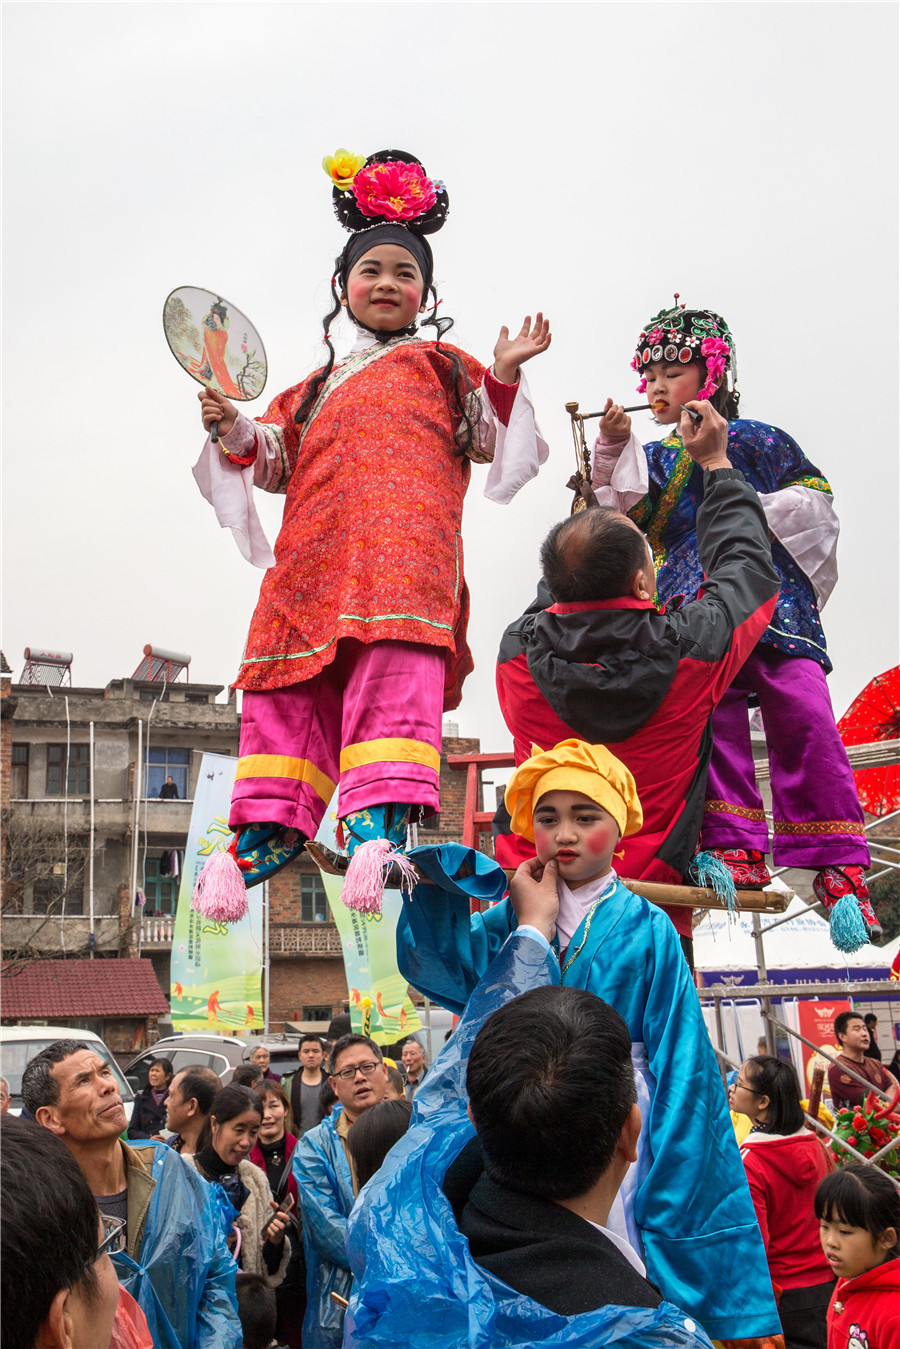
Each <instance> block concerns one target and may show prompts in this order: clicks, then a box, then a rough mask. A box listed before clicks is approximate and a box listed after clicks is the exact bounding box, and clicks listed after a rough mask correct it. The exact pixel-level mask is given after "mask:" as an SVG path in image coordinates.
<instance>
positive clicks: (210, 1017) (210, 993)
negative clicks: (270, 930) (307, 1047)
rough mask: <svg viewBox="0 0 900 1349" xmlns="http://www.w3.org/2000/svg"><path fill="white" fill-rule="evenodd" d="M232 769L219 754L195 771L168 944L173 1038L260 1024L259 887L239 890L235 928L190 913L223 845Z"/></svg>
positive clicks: (227, 831)
mask: <svg viewBox="0 0 900 1349" xmlns="http://www.w3.org/2000/svg"><path fill="white" fill-rule="evenodd" d="M236 768H237V759H235V758H231V757H229V756H228V755H224V754H204V755H203V762H202V763H201V765H200V778H199V781H198V782H197V788H196V792H195V795H194V808H193V810H192V811H191V826H190V829H189V831H188V837H187V845H186V847H185V853H184V869H183V871H182V873H181V887H180V889H179V891H178V906H177V908H176V911H175V931H174V936H173V939H172V973H171V988H170V997H171V1003H172V1026H173V1028H174V1029H175V1030H176V1031H206V1030H211V1031H217V1032H218V1033H219V1034H228V1033H229V1032H230V1033H231V1034H240V1033H241V1032H242V1031H249V1030H255V1029H261V1028H262V1026H263V1024H264V1023H263V1007H262V966H263V913H262V886H261V885H257V886H254V888H253V889H252V890H248V891H247V900H248V904H249V910H248V912H247V914H246V915H245V916H244V917H243V918H242V919H241V921H240V922H239V923H215V922H213V921H212V919H211V918H205V917H204V916H203V914H202V913H195V911H194V910H193V909H192V908H191V896H192V894H193V893H194V885H195V883H196V880H197V877H198V876H199V874H200V872H201V870H202V868H203V865H204V863H205V862H206V861H207V859H208V858H209V857H210V856H211V855H212V854H213V853H214V852H216V851H221V850H222V849H225V848H227V847H228V845H229V843H230V842H231V830H230V829H229V828H228V810H229V806H230V803H231V791H232V788H233V786H234V774H235V770H236Z"/></svg>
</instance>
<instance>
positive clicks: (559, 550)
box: [541, 506, 655, 604]
mask: <svg viewBox="0 0 900 1349" xmlns="http://www.w3.org/2000/svg"><path fill="white" fill-rule="evenodd" d="M541 567H542V569H543V573H544V581H545V582H546V584H547V588H548V590H549V591H550V594H551V595H552V596H553V598H554V600H555V601H556V603H557V604H572V603H585V604H586V603H590V602H591V601H594V600H617V599H620V598H621V597H622V596H623V595H632V594H635V593H636V592H635V579H636V577H638V575H639V574H640V575H641V576H643V577H646V584H645V587H644V588H645V589H647V588H648V587H649V590H648V598H652V595H653V591H654V590H655V584H653V583H652V581H653V564H652V561H651V559H650V552H649V549H648V546H647V540H646V539H645V538H644V535H643V534H642V533H641V531H640V530H639V529H638V527H637V525H635V524H634V523H633V522H632V521H631V520H629V518H628V516H627V515H622V514H621V512H619V511H614V510H610V509H608V508H607V507H605V506H593V507H591V509H590V510H586V511H580V512H579V513H578V514H577V515H572V516H570V517H569V519H568V520H563V521H562V522H561V523H560V524H558V525H554V527H553V528H552V529H551V531H550V533H549V534H548V535H547V537H546V539H545V540H544V542H543V544H542V546H541Z"/></svg>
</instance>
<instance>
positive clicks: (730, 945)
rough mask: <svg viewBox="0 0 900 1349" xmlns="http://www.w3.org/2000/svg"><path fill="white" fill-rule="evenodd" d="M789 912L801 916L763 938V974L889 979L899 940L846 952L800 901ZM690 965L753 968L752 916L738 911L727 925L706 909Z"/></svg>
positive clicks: (765, 918)
mask: <svg viewBox="0 0 900 1349" xmlns="http://www.w3.org/2000/svg"><path fill="white" fill-rule="evenodd" d="M787 913H788V914H798V915H799V917H796V918H793V917H792V918H791V921H790V922H789V923H782V924H781V926H780V927H777V928H775V930H774V932H770V933H768V934H767V935H766V936H765V937H764V938H763V944H764V945H763V949H764V951H765V959H766V968H767V970H778V969H787V970H793V969H810V970H819V969H827V970H834V972H835V978H841V977H844V978H848V977H849V978H851V979H852V978H853V971H854V970H857V969H875V968H882V969H883V970H884V978H887V977H888V970H889V969H890V966H891V962H892V961H893V959H894V957H895V956H896V954H897V951H898V950H900V937H898V938H896V940H894V941H892V942H890V943H889V944H888V945H887V946H871V945H868V944H867V945H866V946H863V947H862V949H861V950H859V951H854V952H852V953H851V954H846V953H845V952H843V951H838V950H837V949H836V947H835V946H833V945H832V941H831V937H830V936H829V932H828V923H827V921H826V920H825V919H824V918H823V917H822V916H821V915H820V914H818V913H816V912H815V911H814V910H812V909H810V908H809V907H808V906H807V905H806V904H805V903H804V902H803V900H802V899H799V898H796V897H795V898H794V899H792V900H791V903H790V906H789V908H788V910H787ZM785 916H786V915H784V914H779V915H778V917H785ZM760 920H761V923H762V926H763V927H765V926H766V924H767V923H771V922H774V921H775V916H774V915H770V914H760ZM694 965H695V967H696V968H697V970H700V971H702V970H755V969H756V946H755V944H754V941H753V928H752V917H751V915H750V914H749V913H747V912H744V913H739V914H736V915H735V916H734V918H733V919H731V920H730V921H729V917H728V915H727V913H726V912H725V911H724V910H721V911H720V910H718V909H708V910H707V911H706V913H705V914H704V916H703V918H702V920H701V921H700V923H698V925H697V926H696V927H695V928H694ZM844 971H849V975H848V974H845V973H844Z"/></svg>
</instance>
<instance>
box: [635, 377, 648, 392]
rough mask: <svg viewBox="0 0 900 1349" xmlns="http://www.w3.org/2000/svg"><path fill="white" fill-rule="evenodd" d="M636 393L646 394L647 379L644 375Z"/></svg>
mask: <svg viewBox="0 0 900 1349" xmlns="http://www.w3.org/2000/svg"><path fill="white" fill-rule="evenodd" d="M637 392H638V393H646V392H647V377H646V375H645V376H644V378H643V379H642V380H641V382H640V384H639V385H638V386H637Z"/></svg>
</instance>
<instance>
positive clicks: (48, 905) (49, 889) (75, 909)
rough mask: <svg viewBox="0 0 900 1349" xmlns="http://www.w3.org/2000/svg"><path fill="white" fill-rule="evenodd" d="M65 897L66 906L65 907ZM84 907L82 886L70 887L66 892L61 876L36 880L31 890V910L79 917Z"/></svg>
mask: <svg viewBox="0 0 900 1349" xmlns="http://www.w3.org/2000/svg"><path fill="white" fill-rule="evenodd" d="M63 897H65V901H66V902H65V908H63ZM83 907H84V895H83V891H82V890H81V887H80V886H79V887H74V888H73V887H71V886H70V887H69V890H68V892H66V888H65V883H64V881H63V878H62V877H61V876H53V877H52V878H51V879H48V880H44V881H35V883H34V886H33V887H32V892H31V912H32V913H49V914H61V913H65V914H66V915H68V916H72V917H78V916H79V915H80V914H81V912H82V910H83Z"/></svg>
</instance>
